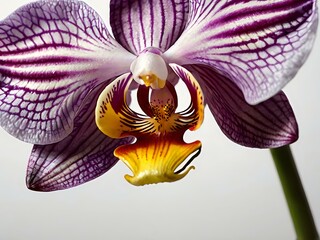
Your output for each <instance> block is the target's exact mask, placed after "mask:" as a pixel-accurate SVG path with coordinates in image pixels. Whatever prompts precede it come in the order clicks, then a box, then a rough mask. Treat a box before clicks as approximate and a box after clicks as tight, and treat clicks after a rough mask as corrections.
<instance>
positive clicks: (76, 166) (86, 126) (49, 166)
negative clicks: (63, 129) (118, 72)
mask: <svg viewBox="0 0 320 240" xmlns="http://www.w3.org/2000/svg"><path fill="white" fill-rule="evenodd" d="M104 87H105V85H104V86H103V87H98V88H97V89H95V90H94V91H92V92H91V93H90V94H89V95H88V97H87V99H86V100H87V101H86V104H85V105H84V106H82V107H81V110H80V111H79V112H78V113H77V116H76V118H75V127H74V130H73V132H72V133H71V134H70V135H69V136H67V137H66V138H65V139H63V140H62V141H61V142H58V143H55V144H51V145H45V146H44V145H35V146H34V148H33V150H32V153H31V156H30V159H29V164H28V169H27V178H26V181H27V186H28V188H30V189H31V190H35V191H55V190H62V189H66V188H70V187H75V186H77V185H80V184H83V183H85V182H88V181H90V180H92V179H94V178H96V177H98V176H100V175H102V174H104V173H105V172H107V171H108V170H109V169H110V168H111V167H113V166H114V164H115V163H116V162H117V161H118V159H117V158H116V157H114V155H113V151H114V150H115V148H116V147H118V146H119V145H123V144H127V143H130V142H131V139H130V138H123V139H111V138H109V137H107V136H105V135H104V134H103V133H102V132H100V131H99V130H98V128H97V126H96V125H95V121H94V109H95V105H96V101H97V97H98V96H99V93H100V92H101V91H102V89H103V88H104Z"/></svg>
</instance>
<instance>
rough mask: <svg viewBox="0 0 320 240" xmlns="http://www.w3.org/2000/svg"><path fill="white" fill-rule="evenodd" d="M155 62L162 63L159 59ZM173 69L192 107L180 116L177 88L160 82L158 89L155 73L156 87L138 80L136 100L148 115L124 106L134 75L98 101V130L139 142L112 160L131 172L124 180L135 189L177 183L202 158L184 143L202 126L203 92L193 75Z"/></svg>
mask: <svg viewBox="0 0 320 240" xmlns="http://www.w3.org/2000/svg"><path fill="white" fill-rule="evenodd" d="M145 54H146V55H142V56H143V58H144V57H146V56H147V57H150V55H149V53H145ZM150 54H153V53H150ZM151 56H152V58H154V57H155V58H156V59H158V60H159V58H158V57H159V55H155V56H153V55H151ZM160 59H161V60H162V61H163V59H162V58H160ZM136 61H137V62H136V63H135V64H132V65H133V70H137V69H138V68H136V67H140V66H139V63H140V62H139V57H138V58H137V59H136ZM152 66H153V65H152ZM164 66H165V65H164ZM170 66H171V67H172V69H173V71H174V72H175V73H176V74H177V76H178V77H179V78H180V79H182V80H183V81H184V83H185V84H186V86H187V88H188V91H189V93H190V96H191V103H190V105H189V107H188V108H187V109H185V110H184V111H182V112H177V111H176V110H177V105H178V99H177V93H176V91H175V89H174V86H173V85H172V84H171V83H170V81H166V79H165V80H163V82H161V83H162V84H164V85H163V86H162V85H161V84H159V75H156V74H157V73H156V74H154V75H155V76H157V78H154V79H152V81H151V80H150V79H148V78H147V77H146V76H148V74H145V75H142V76H143V77H142V78H139V79H140V80H141V81H142V84H141V85H140V86H139V88H138V91H137V100H138V104H139V105H140V107H141V109H142V111H143V112H144V113H145V115H144V114H139V113H137V112H135V111H134V110H132V109H131V108H130V107H129V106H128V104H127V101H126V96H127V91H128V89H129V86H130V84H131V83H132V81H133V79H134V77H133V76H134V73H132V74H125V75H122V76H120V77H118V78H117V79H116V80H114V81H113V82H112V83H111V84H109V85H108V86H107V87H106V89H105V90H104V91H103V92H102V93H101V95H100V96H99V99H98V103H97V107H96V124H97V126H98V128H99V129H100V130H101V131H102V132H103V133H105V134H106V135H107V136H109V137H112V138H122V137H128V136H133V137H135V138H136V141H135V142H134V143H132V144H127V145H123V146H120V147H118V148H116V149H115V151H114V155H115V156H116V157H118V158H119V159H120V160H121V161H123V162H124V163H125V164H126V165H127V166H128V167H129V169H130V170H131V171H132V174H133V175H132V176H130V175H126V176H125V178H126V180H127V181H128V182H130V183H131V184H133V185H137V186H139V185H145V184H151V183H159V182H173V181H177V180H179V179H181V178H183V177H184V176H186V175H187V174H188V172H189V171H190V170H191V169H193V168H194V167H193V166H190V167H188V165H189V164H190V163H191V161H192V160H193V159H194V158H195V157H196V156H198V155H199V153H200V149H201V142H200V141H195V142H192V143H186V142H184V140H183V135H184V133H185V131H187V130H188V129H189V130H196V129H197V128H199V127H200V125H201V123H202V120H203V111H204V103H203V97H202V91H201V89H200V86H199V84H198V82H197V81H196V79H195V78H194V77H193V76H192V74H191V73H190V72H188V71H187V70H186V69H184V68H182V67H180V66H178V65H173V64H170ZM141 69H142V68H141ZM165 69H166V66H165ZM156 70H158V69H154V71H156ZM166 70H167V69H166ZM135 74H137V73H135ZM139 74H141V73H139ZM139 74H138V75H137V76H139ZM166 74H167V72H166ZM151 76H152V75H151ZM157 81H158V82H157ZM146 82H148V83H150V84H147V83H146ZM160 86H161V87H160ZM187 167H188V168H187Z"/></svg>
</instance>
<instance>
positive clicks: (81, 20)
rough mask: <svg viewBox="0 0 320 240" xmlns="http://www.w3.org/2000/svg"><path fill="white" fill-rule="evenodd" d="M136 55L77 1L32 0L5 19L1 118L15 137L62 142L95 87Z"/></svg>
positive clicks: (0, 32)
mask: <svg viewBox="0 0 320 240" xmlns="http://www.w3.org/2000/svg"><path fill="white" fill-rule="evenodd" d="M133 59H134V56H133V55H132V54H130V53H129V52H127V51H126V50H125V49H123V48H122V47H121V46H120V45H119V44H118V43H117V42H116V41H115V40H114V39H113V38H112V37H111V36H110V34H109V33H108V31H107V29H106V28H105V26H104V24H103V23H102V21H101V19H100V17H99V16H98V15H97V13H96V12H94V11H93V10H92V9H91V8H90V7H89V6H87V5H86V4H84V3H83V2H77V1H39V2H35V3H31V4H28V5H26V6H24V7H22V8H20V9H18V10H17V11H16V12H15V13H13V14H11V15H10V16H9V17H8V18H6V19H5V20H3V21H1V22H0V122H1V126H2V127H3V128H4V129H5V130H7V131H8V132H9V133H10V134H12V135H14V136H15V137H17V138H19V139H21V140H23V141H27V142H31V143H35V144H50V143H54V142H57V141H59V140H61V139H63V138H64V137H66V136H67V135H68V134H70V133H71V132H72V129H73V120H74V117H75V114H76V112H77V111H78V109H79V107H80V105H81V103H82V102H83V99H84V98H85V97H86V95H87V94H88V92H89V91H90V89H92V88H94V87H95V86H97V85H98V84H100V83H101V82H103V81H106V80H108V79H110V78H112V77H115V76H117V75H119V74H120V73H122V72H124V71H127V70H128V69H129V67H130V63H131V62H132V60H133Z"/></svg>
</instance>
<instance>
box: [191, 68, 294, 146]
mask: <svg viewBox="0 0 320 240" xmlns="http://www.w3.org/2000/svg"><path fill="white" fill-rule="evenodd" d="M187 68H188V69H189V70H190V71H191V72H192V73H193V74H194V75H195V76H198V77H197V79H198V80H199V83H200V85H201V86H202V89H203V92H204V95H205V99H206V103H207V104H208V106H209V108H210V110H211V112H212V114H213V116H214V117H215V119H216V121H217V123H218V125H219V126H220V128H221V130H222V131H223V132H224V134H225V135H226V136H227V137H228V138H230V139H231V140H232V141H234V142H236V143H238V144H241V145H244V146H248V147H256V148H274V147H280V146H283V145H287V144H290V143H292V142H294V141H296V140H297V139H298V126H297V123H296V119H295V116H294V113H293V111H292V108H291V106H290V103H289V101H288V99H287V98H286V96H285V94H284V93H283V92H280V93H278V94H277V95H275V96H274V97H272V98H270V99H269V100H266V101H264V102H262V103H260V104H257V105H250V104H248V103H247V102H246V101H245V99H244V97H243V94H242V93H241V91H240V89H239V88H238V87H237V86H236V85H235V84H234V83H233V82H231V81H230V79H229V78H227V77H226V76H223V75H221V74H220V73H218V72H217V71H215V70H213V69H212V68H210V67H208V66H204V65H202V66H201V65H198V66H196V65H193V66H188V67H187Z"/></svg>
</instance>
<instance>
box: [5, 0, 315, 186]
mask: <svg viewBox="0 0 320 240" xmlns="http://www.w3.org/2000/svg"><path fill="white" fill-rule="evenodd" d="M316 8H317V7H316V1H315V0H305V1H296V0H279V1H273V0H252V1H234V0H228V1H227V0H219V1H218V0H212V1H205V0H203V1H202V0H179V1H177V0H163V1H158V0H149V1H144V0H111V1H110V23H111V28H112V34H111V33H109V31H108V30H107V27H106V26H105V25H104V23H103V21H102V20H101V18H100V17H99V16H98V14H97V13H96V12H95V11H94V10H93V9H92V8H90V7H89V6H88V5H86V4H85V3H84V2H78V1H75V0H63V1H37V2H34V3H30V4H27V5H25V6H23V7H21V8H20V9H18V10H17V11H15V12H14V13H12V14H11V15H9V16H8V17H7V18H6V19H4V20H3V21H1V22H0V121H1V126H2V127H3V128H4V129H5V130H6V131H7V132H9V133H10V134H11V135H13V136H15V137H16V138H18V139H20V140H22V141H25V142H29V143H32V144H34V147H33V150H32V153H31V156H30V159H29V163H28V169H27V178H26V181H27V186H28V188H30V189H33V190H38V191H53V190H60V189H66V188H70V187H74V186H76V185H79V184H82V183H85V182H87V181H89V180H92V179H94V178H96V177H98V176H100V175H102V174H103V173H105V172H107V171H108V170H109V169H111V168H112V167H113V166H114V165H115V163H117V161H118V159H120V160H121V161H123V162H124V163H125V164H126V165H127V166H128V167H129V169H130V170H131V171H132V175H126V176H125V178H126V180H128V181H129V182H130V183H132V184H134V185H144V184H150V183H158V182H172V181H176V180H179V179H181V178H183V177H184V176H185V175H186V174H187V173H188V172H189V171H190V170H191V169H193V166H189V164H190V162H191V161H192V160H193V159H194V158H195V157H196V156H198V155H199V153H200V149H201V142H200V141H195V142H192V143H186V142H185V141H184V140H183V136H184V133H185V132H186V131H187V130H196V129H198V128H199V127H200V126H201V123H202V121H203V118H204V108H205V106H208V107H209V109H210V111H211V113H212V114H213V116H214V118H215V120H216V122H217V123H218V125H219V126H220V128H221V130H222V131H223V133H224V134H225V135H226V136H227V137H228V138H230V139H231V140H232V141H234V142H236V143H238V144H241V145H244V146H247V147H255V148H274V147H279V146H283V145H287V144H289V143H292V142H294V141H296V140H297V138H298V127H297V123H296V120H295V116H294V113H293V111H292V108H291V106H290V104H289V101H288V99H287V98H286V96H285V94H284V93H283V92H282V91H281V89H282V88H283V87H284V86H285V85H286V84H287V83H288V82H289V81H290V80H291V79H292V78H293V77H294V76H295V74H296V73H297V71H298V70H299V68H300V67H301V66H302V64H303V63H304V62H305V60H306V58H307V56H308V54H309V52H310V51H311V48H312V45H313V42H314V39H315V33H316V29H317V19H318V16H317V11H316ZM177 81H181V82H182V83H184V84H185V86H186V89H187V91H188V94H189V95H190V105H189V107H187V108H186V109H185V110H182V111H180V110H177V107H178V104H179V102H180V101H181V97H179V91H178V92H177V90H176V82H177ZM132 89H136V91H131V90H132ZM130 93H132V97H135V98H136V99H137V102H138V104H139V106H140V108H141V110H142V111H143V112H144V114H142V113H138V112H139V111H137V110H136V109H134V108H133V107H132V106H131V105H130V100H129V97H128V96H129V94H130ZM212 142H213V143H214V137H213V139H212Z"/></svg>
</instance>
